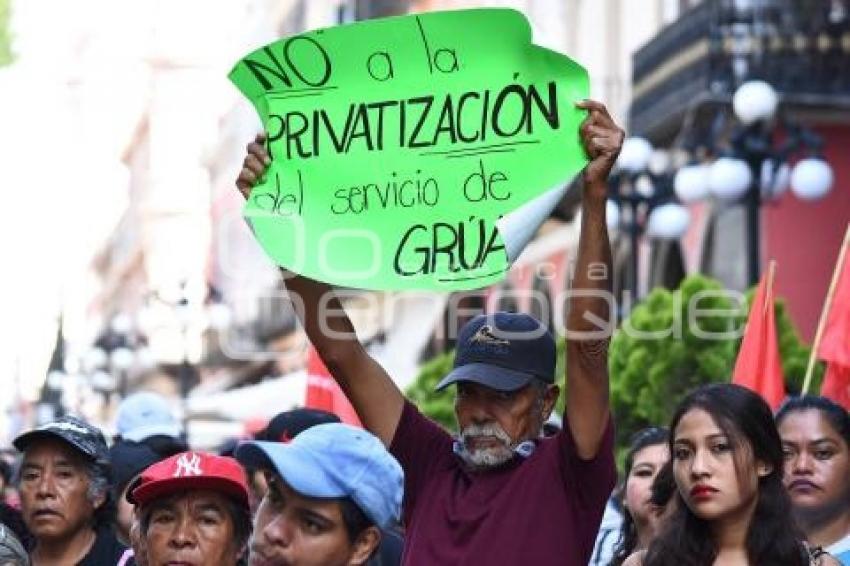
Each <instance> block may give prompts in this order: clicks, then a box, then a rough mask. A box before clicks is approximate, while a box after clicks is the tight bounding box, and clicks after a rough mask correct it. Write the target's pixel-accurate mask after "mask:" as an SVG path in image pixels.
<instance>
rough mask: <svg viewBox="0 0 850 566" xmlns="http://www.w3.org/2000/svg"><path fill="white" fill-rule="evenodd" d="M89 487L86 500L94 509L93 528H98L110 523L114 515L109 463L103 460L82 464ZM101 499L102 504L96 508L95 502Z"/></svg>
mask: <svg viewBox="0 0 850 566" xmlns="http://www.w3.org/2000/svg"><path fill="white" fill-rule="evenodd" d="M84 469H85V472H86V476H88V478H89V487H88V490H87V491H86V499H88V501H89V503H91V505H92V507H94V526H95V527H96V528H97V527H100V526H102V525H108V524H110V523H111V522H112V520H113V519H114V515H115V500H114V498H113V497H112V490H111V489H110V488H111V484H112V477H111V475H112V474H111V470H110V467H109V463H108V462H105V461H103V460H96V461H94V462H86V463H85V464H84ZM101 498H103V503H102V504H101V505H100V507H97V506H96V505H97V500H98V499H101Z"/></svg>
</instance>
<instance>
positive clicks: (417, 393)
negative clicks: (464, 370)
mask: <svg viewBox="0 0 850 566" xmlns="http://www.w3.org/2000/svg"><path fill="white" fill-rule="evenodd" d="M453 360H454V350H452V351H450V352H446V353H444V354H440V355H439V356H436V357H434V358H432V359H431V360H430V361H428V362H427V363H426V364H425V365H423V366H422V369H421V370H420V371H419V375H418V376H417V377H416V380H415V381H414V382H413V383H411V384H410V386H409V387H408V388H407V391H406V392H405V394H406V395H407V398H408V399H410V400H411V401H412V402H413V404H415V405H416V406H417V407H418V408H419V410H420V411H422V413H423V414H425V415H427V416H429V417H431V418H432V419H433V420H435V421H436V422H438V423H440V424H441V425H443V426H444V427H445V428H446V429H448V430H451V431H453V430H455V429H456V428H457V426H456V423H455V412H454V392H453V391H452V388H448V389H445V390H443V391H441V392H437V391H434V387H436V386H437V384H438V383H439V382H440V380H441V379H442V378H443V377H444V376H445V375H446V374H447V373H449V371H451V369H452V361H453Z"/></svg>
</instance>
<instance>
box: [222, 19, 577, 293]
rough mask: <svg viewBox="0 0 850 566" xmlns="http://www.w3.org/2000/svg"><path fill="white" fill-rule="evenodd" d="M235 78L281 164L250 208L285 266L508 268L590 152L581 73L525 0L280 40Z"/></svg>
mask: <svg viewBox="0 0 850 566" xmlns="http://www.w3.org/2000/svg"><path fill="white" fill-rule="evenodd" d="M230 79H231V80H232V81H233V82H234V83H235V84H236V86H237V87H238V88H239V89H240V90H241V91H242V93H243V94H244V95H245V96H246V97H247V98H248V99H249V100H250V101H251V102H252V103H253V105H254V106H255V108H256V109H257V112H258V113H259V115H260V117H261V119H262V121H263V124H264V125H265V128H266V132H267V135H268V142H267V143H268V149H269V152H270V154H271V157H272V160H273V162H272V165H271V167H270V168H269V169H268V171H267V173H266V175H265V177H264V178H263V179H261V180H260V182H259V183H258V184H257V186H256V187H255V188H254V190H253V192H252V194H251V197H250V199H249V200H248V202H247V203H246V205H245V211H244V214H245V216H246V218H247V220H248V221H249V223H250V224H251V226H252V228H253V230H254V232H255V235H256V237H257V239H258V240H259V242H260V244H261V246H262V247H263V248H264V249H265V251H266V252H267V253H268V254H269V255H270V256H271V258H272V259H273V260H274V261H275V262H276V263H278V264H279V265H281V266H284V267H286V268H287V269H290V270H291V271H294V272H297V273H300V274H303V275H306V276H308V277H311V278H314V279H318V280H321V281H326V282H328V283H333V284H338V285H345V286H350V287H359V288H367V289H439V290H459V289H472V288H477V287H483V286H486V285H488V284H491V283H493V282H495V281H498V280H500V279H501V278H502V277H503V275H504V274H505V272H506V271H507V270H508V268H509V267H510V264H511V262H512V261H513V260H515V259H516V257H517V256H518V255H519V253H520V251H521V250H522V248H523V247H524V246H525V244H526V243H527V242H528V241H529V239H530V238H531V237H532V236H533V234H534V232H535V231H536V229H537V228H538V226H539V225H540V223H541V222H542V221H543V220H544V219H545V218H546V217H547V216H548V214H549V212H551V210H552V209H553V208H554V206H555V204H556V203H557V202H558V199H559V198H560V196H561V195H562V194H563V190H564V189H563V187H564V185H565V183H566V182H567V181H568V180H569V179H570V178H571V177H572V176H574V175H575V174H576V173H577V172H578V171H580V170H581V168H582V167H584V165H585V164H586V157H585V154H584V151H583V149H582V147H581V145H580V141H579V135H578V128H579V124H580V122H581V120H582V119H583V117H584V115H585V112H584V111H583V110H579V109H576V108H575V107H574V104H573V103H574V101H575V100H579V99H582V98H585V97H586V96H587V93H588V78H587V73H586V72H585V70H584V69H583V68H582V67H581V66H579V65H578V64H576V63H575V62H573V61H571V60H570V59H568V58H567V57H565V56H563V55H560V54H558V53H555V52H553V51H549V50H547V49H543V48H541V47H538V46H535V45H532V43H531V30H530V27H529V25H528V22H527V21H526V20H525V18H524V17H523V16H522V15H521V14H520V13H519V12H516V11H513V10H504V9H481V10H463V11H453V12H434V13H426V14H419V15H412V16H403V17H397V18H387V19H383V20H372V21H367V22H362V23H356V24H351V25H345V26H339V27H335V28H330V29H322V30H316V31H312V32H308V33H304V34H301V35H296V36H292V37H288V38H285V39H281V40H279V41H276V42H274V43H272V44H269V45H267V46H265V47H262V48H260V49H258V50H256V51H254V52H252V53H250V54H249V55H247V56H246V57H244V58H243V59H242V60H241V61H239V62H238V63H237V64H236V66H235V67H234V68H233V70H232V71H231V73H230Z"/></svg>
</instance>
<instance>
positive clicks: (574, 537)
mask: <svg viewBox="0 0 850 566" xmlns="http://www.w3.org/2000/svg"><path fill="white" fill-rule="evenodd" d="M613 436H614V435H613V428H612V426H611V423H610V422H609V424H608V426H607V428H606V430H605V434H604V437H603V440H602V444H601V445H600V447H599V452H598V454H597V456H596V457H595V458H594V459H592V460H582V459H581V458H579V457H578V456H577V455H576V452H575V447H574V445H573V439H572V435H571V434H570V432H569V426H568V424H567V422H566V419H565V421H564V429H563V431H562V432H560V433H558V434H557V435H556V436H554V437H552V438H547V439H544V440H541V441H539V442H538V443H537V447H536V449H535V450H534V452H533V453H532V454H531V455H530V456H529V457H527V458H521V457H519V456H516V457H514V459H513V460H512V461H511V462H509V463H508V464H506V465H505V466H503V467H500V468H498V469H496V470H491V471H486V472H480V473H472V472H470V471H468V470H467V469H466V468H465V466H464V464H463V462H462V461H461V460H460V458H459V457H458V456H456V455H455V454H454V452H453V450H452V446H453V438H452V437H451V436H450V435H449V434H448V433H447V432H446V431H444V430H443V429H442V428H440V427H439V426H438V425H437V424H435V423H434V422H432V421H431V420H429V419H428V418H426V417H424V416H423V415H422V414H421V413H420V412H419V411H418V410H417V409H416V407H414V406H413V405H412V404H411V403H406V404H405V407H404V411H403V412H402V415H401V420H400V421H399V424H398V429H397V430H396V433H395V437H394V438H393V442H392V445H391V446H390V452H392V454H393V455H394V456H395V457H396V458H397V459H398V461H399V462H400V463H401V466H402V468H404V523H405V527H406V531H405V548H404V560H403V564H404V565H405V566H420V565H421V566H435V565H440V566H454V565H468V566H481V565H483V564H486V565H488V566H489V565H496V566H502V565H504V566H510V565H512V564H519V565H529V566H530V565H532V564H533V565H534V566H548V565H552V566H556V565H557V566H585V565H586V564H587V562H588V559H589V557H590V553H591V551H592V550H593V542H594V540H595V538H596V532H597V530H598V529H599V522H600V520H601V519H602V512H603V510H604V508H605V502H606V501H607V499H608V496H609V495H610V494H611V490H612V489H613V488H614V483H615V481H616V474H617V472H616V469H615V466H614V454H613Z"/></svg>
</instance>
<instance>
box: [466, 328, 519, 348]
mask: <svg viewBox="0 0 850 566" xmlns="http://www.w3.org/2000/svg"><path fill="white" fill-rule="evenodd" d="M469 341H470V342H472V343H475V344H493V345H496V346H510V345H511V343H510V342H508V341H507V340H503V339H501V338H499V337H497V336H496V335H495V334H493V327H492V326H490V325H489V324H485V325H484V326H482V327H481V328H479V329H478V330H477V331H476V332H475V334H473V335H472V338H470V339H469Z"/></svg>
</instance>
